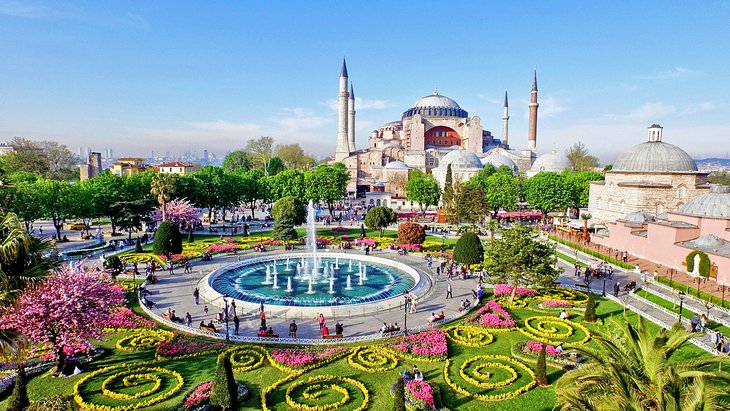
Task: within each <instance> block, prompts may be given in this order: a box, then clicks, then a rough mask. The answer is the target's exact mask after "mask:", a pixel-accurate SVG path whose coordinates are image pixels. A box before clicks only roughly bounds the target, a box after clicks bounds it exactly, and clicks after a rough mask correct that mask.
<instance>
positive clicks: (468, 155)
mask: <svg viewBox="0 0 730 411" xmlns="http://www.w3.org/2000/svg"><path fill="white" fill-rule="evenodd" d="M449 164H451V168H452V169H454V170H457V169H458V170H462V169H469V168H475V169H481V168H482V162H481V160H479V157H478V156H477V155H476V154H474V153H472V152H471V151H469V150H464V149H459V150H453V151H450V152H449V153H447V154H446V155H445V156H444V157H443V158H442V159H441V161H439V165H438V167H437V168H440V169H444V170H445V169H446V168H447V167H448V166H449Z"/></svg>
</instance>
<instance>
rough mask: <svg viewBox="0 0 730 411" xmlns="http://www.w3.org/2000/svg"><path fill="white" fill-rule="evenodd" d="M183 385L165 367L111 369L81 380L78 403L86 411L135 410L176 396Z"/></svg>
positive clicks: (77, 394) (77, 386)
mask: <svg viewBox="0 0 730 411" xmlns="http://www.w3.org/2000/svg"><path fill="white" fill-rule="evenodd" d="M183 384H184V380H183V377H182V376H181V375H180V374H179V373H177V372H175V371H172V370H168V369H165V368H161V367H133V368H132V367H130V368H120V367H108V368H102V369H100V370H98V371H95V372H93V373H90V374H88V375H86V376H84V377H83V378H81V379H80V380H79V381H78V382H77V383H76V385H75V386H74V400H75V401H76V403H77V404H78V405H79V406H80V407H81V408H82V409H85V410H95V411H127V410H135V409H139V408H144V407H148V406H150V405H153V404H156V403H159V402H162V401H164V400H166V399H168V398H170V397H172V396H174V395H175V394H177V393H178V392H179V391H180V390H181V389H182V387H183ZM120 403H121V405H120Z"/></svg>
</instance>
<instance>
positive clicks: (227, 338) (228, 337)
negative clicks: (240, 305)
mask: <svg viewBox="0 0 730 411" xmlns="http://www.w3.org/2000/svg"><path fill="white" fill-rule="evenodd" d="M223 303H224V304H225V305H226V311H225V313H224V314H223V316H224V317H225V319H226V341H229V340H230V339H231V337H230V336H229V335H228V300H226V297H223Z"/></svg>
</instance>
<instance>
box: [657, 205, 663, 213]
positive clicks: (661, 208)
mask: <svg viewBox="0 0 730 411" xmlns="http://www.w3.org/2000/svg"><path fill="white" fill-rule="evenodd" d="M663 212H664V206H662V204H661V203H659V204H657V205H656V214H657V215H658V214H661V213H663Z"/></svg>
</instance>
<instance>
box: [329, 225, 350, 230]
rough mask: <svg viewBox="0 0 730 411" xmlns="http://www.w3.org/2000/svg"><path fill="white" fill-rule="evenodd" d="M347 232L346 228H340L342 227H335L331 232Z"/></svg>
mask: <svg viewBox="0 0 730 411" xmlns="http://www.w3.org/2000/svg"><path fill="white" fill-rule="evenodd" d="M347 230H348V228H347V227H342V226H337V227H334V228H332V231H347Z"/></svg>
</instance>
